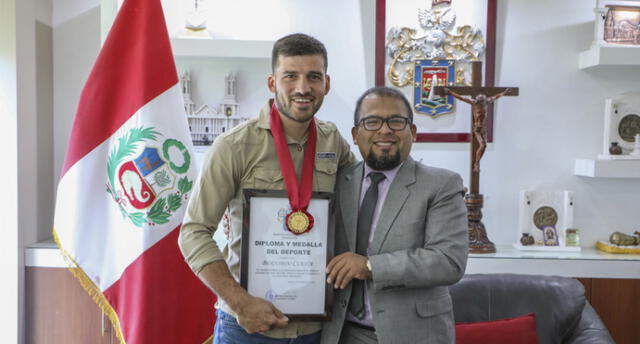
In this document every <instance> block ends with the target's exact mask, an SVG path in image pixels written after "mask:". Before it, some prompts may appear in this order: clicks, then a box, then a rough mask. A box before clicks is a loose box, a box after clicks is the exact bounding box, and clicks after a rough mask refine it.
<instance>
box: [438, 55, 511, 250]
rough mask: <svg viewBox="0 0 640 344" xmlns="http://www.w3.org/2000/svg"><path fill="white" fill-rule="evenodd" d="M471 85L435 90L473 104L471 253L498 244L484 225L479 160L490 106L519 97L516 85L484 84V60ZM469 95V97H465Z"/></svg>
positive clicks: (468, 199)
mask: <svg viewBox="0 0 640 344" xmlns="http://www.w3.org/2000/svg"><path fill="white" fill-rule="evenodd" d="M471 68H472V73H471V76H472V82H471V86H439V87H434V88H433V93H434V94H436V95H439V96H442V97H444V96H447V95H452V96H453V97H454V98H456V99H458V100H460V101H463V102H465V103H467V104H470V105H471V137H470V141H471V163H470V165H471V168H470V170H471V171H470V177H471V181H470V187H469V192H468V193H467V194H466V195H465V198H464V201H465V204H466V205H467V211H468V215H467V216H468V218H469V252H471V253H494V252H495V251H496V247H495V245H494V244H493V243H492V242H491V241H490V240H489V238H488V237H487V231H486V229H485V227H484V224H482V221H481V220H482V204H483V197H482V194H480V159H482V155H484V151H485V149H486V148H487V137H486V136H487V126H486V123H485V122H486V117H487V108H488V106H489V104H491V103H493V102H494V101H495V100H497V99H498V98H500V97H503V96H517V95H518V88H517V87H482V86H481V84H482V72H481V68H482V63H481V62H478V61H476V62H472V63H471ZM464 96H468V97H464Z"/></svg>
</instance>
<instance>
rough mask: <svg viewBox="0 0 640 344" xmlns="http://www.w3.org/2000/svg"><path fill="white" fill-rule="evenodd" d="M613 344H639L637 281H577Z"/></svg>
mask: <svg viewBox="0 0 640 344" xmlns="http://www.w3.org/2000/svg"><path fill="white" fill-rule="evenodd" d="M578 280H579V281H580V282H582V284H583V285H584V287H585V296H586V297H587V300H589V302H590V303H591V305H592V306H593V308H594V309H595V310H596V312H597V313H598V315H599V316H600V318H601V319H602V321H603V322H604V324H605V325H606V326H607V329H609V332H610V333H611V336H612V337H613V339H614V340H615V341H616V343H617V344H636V343H640V331H638V325H640V279H608V278H607V279H605V278H578Z"/></svg>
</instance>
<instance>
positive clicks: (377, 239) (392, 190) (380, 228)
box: [354, 157, 416, 254]
mask: <svg viewBox="0 0 640 344" xmlns="http://www.w3.org/2000/svg"><path fill="white" fill-rule="evenodd" d="M415 169H416V163H415V161H413V159H412V158H411V157H408V158H407V160H406V161H405V162H404V164H403V165H402V167H401V168H400V170H399V171H398V174H397V175H396V177H395V178H394V180H393V182H392V183H391V185H390V186H389V192H388V193H387V198H386V199H385V200H384V203H383V204H382V210H381V212H380V217H379V218H378V223H377V225H376V229H375V234H374V236H373V242H372V243H371V253H372V254H376V253H379V252H380V249H381V248H382V244H383V243H384V241H385V239H386V238H387V234H388V233H389V230H390V229H391V225H392V224H393V223H394V221H395V219H396V217H397V216H398V213H400V210H401V209H402V207H403V206H404V203H405V202H406V201H407V198H409V195H410V194H411V192H410V191H409V188H408V186H409V185H411V184H413V183H415V181H416V172H415ZM354 238H355V237H354Z"/></svg>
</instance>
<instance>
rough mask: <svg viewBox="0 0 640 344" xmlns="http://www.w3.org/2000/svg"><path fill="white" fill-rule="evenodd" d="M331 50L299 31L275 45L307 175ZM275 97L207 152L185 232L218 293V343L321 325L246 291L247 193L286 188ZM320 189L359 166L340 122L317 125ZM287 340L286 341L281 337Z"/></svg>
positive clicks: (187, 248)
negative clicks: (222, 231)
mask: <svg viewBox="0 0 640 344" xmlns="http://www.w3.org/2000/svg"><path fill="white" fill-rule="evenodd" d="M326 71H327V53H326V49H325V47H324V45H323V44H322V43H321V42H319V41H318V40H316V39H315V38H313V37H310V36H307V35H304V34H293V35H289V36H285V37H283V38H281V39H279V40H278V41H277V42H276V43H275V44H274V47H273V53H272V74H271V75H269V77H268V87H269V90H270V91H271V92H273V93H274V94H275V102H276V107H277V110H278V112H279V116H280V119H281V122H282V127H283V129H284V134H285V137H286V141H287V146H288V148H289V153H290V154H291V159H292V161H293V166H294V168H295V170H296V176H297V177H298V178H300V174H301V170H302V161H303V156H304V151H305V147H306V145H307V137H308V135H309V127H310V124H311V123H312V119H313V117H314V114H315V113H316V112H317V111H318V109H319V108H320V106H321V105H322V100H323V99H324V96H325V95H326V94H327V93H328V92H329V88H330V82H329V76H328V75H327V74H326ZM272 102H273V100H269V101H268V102H267V104H265V106H264V107H263V108H262V110H261V111H260V115H259V116H258V117H257V118H254V119H252V120H249V121H247V122H245V123H243V124H241V125H239V126H237V127H236V128H234V129H233V130H231V131H229V132H227V133H225V134H223V135H221V136H220V137H218V138H217V139H216V141H215V142H214V144H213V146H212V147H211V148H210V149H209V151H208V152H207V155H206V158H205V161H204V164H203V169H202V172H201V175H200V178H199V180H198V182H197V185H196V186H195V188H194V194H193V195H192V197H191V200H190V202H189V206H188V208H187V212H186V215H185V218H184V222H183V226H182V230H181V232H180V239H179V244H180V248H181V250H182V253H183V255H184V256H185V259H186V261H187V263H188V264H189V266H190V267H191V269H192V270H193V271H194V273H196V274H197V275H198V277H199V278H200V279H201V280H202V281H203V283H205V284H206V285H207V286H208V287H209V288H210V289H211V290H213V292H215V293H216V295H218V305H217V307H218V313H217V314H218V319H217V321H216V328H215V331H214V343H221V344H222V343H225V344H226V343H274V344H275V343H296V344H298V343H300V344H306V343H317V342H319V339H320V335H319V331H320V328H321V323H318V322H302V321H289V319H288V318H287V317H286V316H284V315H283V314H282V313H281V312H280V311H279V310H278V309H277V308H276V307H275V306H274V305H273V304H272V303H270V302H268V301H266V300H264V299H262V298H260V297H256V296H253V295H250V294H249V293H247V291H246V290H245V289H243V288H242V287H241V286H240V284H238V281H239V278H240V257H241V252H240V250H241V240H242V238H241V234H242V190H243V189H246V188H257V189H274V190H284V189H285V185H284V182H283V177H282V173H281V169H280V163H279V160H278V156H277V153H276V145H275V142H274V139H273V136H272V134H271V129H270V123H269V113H270V109H271V106H272ZM315 122H316V131H317V140H316V157H315V163H314V173H313V183H312V189H313V191H321V192H332V191H333V188H334V185H335V178H336V173H337V171H338V170H339V169H341V168H343V167H346V166H349V165H351V164H352V163H353V162H354V156H353V154H352V153H351V151H350V148H349V144H348V143H347V142H346V141H345V140H344V138H342V136H341V135H340V133H339V132H338V131H337V129H336V127H335V125H334V124H333V123H330V122H325V121H321V120H316V121H315ZM227 208H228V209H229V212H230V220H231V221H230V222H231V223H230V225H231V228H230V231H229V236H228V239H229V242H228V245H227V246H226V247H225V248H224V252H221V250H220V248H219V247H218V246H217V245H216V243H215V241H214V240H213V238H212V236H213V234H214V232H215V230H216V228H217V225H218V223H219V221H220V219H221V218H222V216H223V214H224V212H225V210H226V209H227ZM278 339H280V340H278Z"/></svg>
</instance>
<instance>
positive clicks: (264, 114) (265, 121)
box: [258, 98, 318, 145]
mask: <svg viewBox="0 0 640 344" xmlns="http://www.w3.org/2000/svg"><path fill="white" fill-rule="evenodd" d="M271 106H273V98H271V99H269V100H268V101H267V103H266V104H265V105H264V106H263V107H262V109H260V115H258V127H260V128H262V129H267V130H269V131H271V126H270V125H269V115H270V113H271ZM316 121H317V120H316ZM317 127H318V125H317V124H316V128H317ZM284 137H285V139H286V140H287V144H292V143H293V144H302V145H304V144H306V143H307V139H308V138H309V131H307V133H305V135H304V136H303V137H302V139H301V140H300V141H297V140H294V139H292V138H291V137H289V135H287V134H285V135H284Z"/></svg>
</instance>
